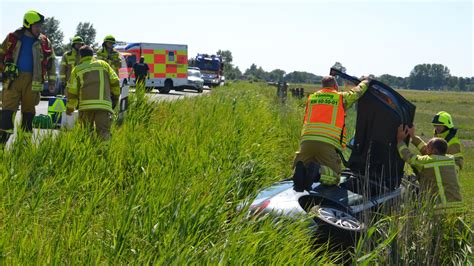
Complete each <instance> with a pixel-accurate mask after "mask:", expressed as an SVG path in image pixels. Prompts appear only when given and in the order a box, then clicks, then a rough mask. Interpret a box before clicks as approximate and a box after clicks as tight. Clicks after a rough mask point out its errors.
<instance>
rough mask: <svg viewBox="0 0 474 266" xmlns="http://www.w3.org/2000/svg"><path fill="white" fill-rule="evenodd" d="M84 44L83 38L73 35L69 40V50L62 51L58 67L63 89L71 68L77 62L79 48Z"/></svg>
mask: <svg viewBox="0 0 474 266" xmlns="http://www.w3.org/2000/svg"><path fill="white" fill-rule="evenodd" d="M83 45H84V40H83V39H82V38H81V36H74V38H72V42H71V50H70V51H68V52H66V53H64V54H63V57H62V58H61V65H60V67H59V80H60V82H61V86H60V87H61V90H64V88H65V87H66V84H67V82H68V80H69V77H71V71H72V69H73V68H74V67H75V66H77V65H78V64H79V60H80V56H79V48H81V47H82V46H83Z"/></svg>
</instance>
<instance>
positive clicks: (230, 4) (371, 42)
mask: <svg viewBox="0 0 474 266" xmlns="http://www.w3.org/2000/svg"><path fill="white" fill-rule="evenodd" d="M29 9H35V10H37V11H39V12H40V13H42V14H44V15H45V16H47V17H50V16H54V17H56V18H57V19H58V20H59V21H60V23H61V24H60V25H61V29H62V30H63V32H64V35H65V40H64V41H67V40H68V38H70V37H72V36H73V35H74V33H75V28H76V26H77V24H78V23H79V22H91V23H93V24H94V27H95V28H96V29H97V41H100V40H101V39H102V38H103V37H104V36H105V35H106V34H112V35H114V36H115V37H116V38H117V39H118V40H123V41H130V42H158V43H179V44H187V45H188V49H189V56H194V55H195V54H196V53H198V52H203V53H214V52H216V51H217V50H218V49H223V50H230V51H231V52H232V54H233V56H234V64H236V65H237V66H239V68H240V69H241V70H245V69H246V68H248V67H249V66H250V64H252V63H255V64H257V65H258V66H262V67H263V68H264V69H265V70H267V71H270V70H272V69H276V68H280V69H283V70H285V71H287V72H290V71H294V70H300V71H308V72H312V73H315V74H320V75H323V74H327V73H328V71H329V68H330V67H331V66H332V65H333V64H334V62H336V61H339V62H341V63H342V64H343V65H344V66H345V67H346V68H347V71H348V73H350V74H352V75H358V76H359V75H363V74H375V75H381V74H384V73H389V74H392V75H397V76H408V75H409V73H410V71H411V69H412V68H413V67H414V66H415V65H416V64H418V63H440V64H444V65H446V66H448V67H449V69H450V70H451V74H453V75H457V76H474V65H473V62H474V52H473V49H474V48H473V47H474V43H473V35H474V33H473V13H474V6H473V3H472V1H469V0H465V1H449V0H445V1H406V0H400V1H383V0H379V1H375V0H366V1H348V0H333V1H303V0H296V1H278V0H273V1H269V0H268V1H267V0H262V1H249V0H244V1H232V0H230V1H209V0H208V1H189V0H188V1H180V0H177V1H143V0H135V1H123V0H119V1H110V0H107V1H99V0H96V1H90V0H83V1H80V2H79V1H67V0H62V1H22V0H15V1H11V0H0V10H1V18H0V34H1V38H2V39H3V38H4V36H6V34H7V33H8V32H10V31H12V30H14V29H16V28H18V27H19V26H21V23H22V17H23V14H24V13H25V11H27V10H29Z"/></svg>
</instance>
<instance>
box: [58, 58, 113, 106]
mask: <svg viewBox="0 0 474 266" xmlns="http://www.w3.org/2000/svg"><path fill="white" fill-rule="evenodd" d="M67 95H68V101H67V108H68V109H72V110H74V109H75V107H76V106H77V104H78V102H79V111H84V110H107V111H110V112H113V110H112V102H117V100H118V98H119V96H120V84H119V78H118V77H117V74H115V72H114V70H113V69H112V68H111V67H110V66H109V64H107V63H106V62H105V61H102V60H95V59H92V57H91V56H87V57H83V58H82V59H81V61H80V63H79V65H77V66H76V67H75V68H74V69H73V70H72V72H71V78H70V79H69V82H68V85H67Z"/></svg>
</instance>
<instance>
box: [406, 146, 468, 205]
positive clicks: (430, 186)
mask: <svg viewBox="0 0 474 266" xmlns="http://www.w3.org/2000/svg"><path fill="white" fill-rule="evenodd" d="M398 151H399V153H400V156H401V157H402V159H403V160H404V161H405V162H407V163H408V164H410V165H411V166H412V167H413V168H414V169H415V170H416V171H417V172H418V177H419V182H420V188H421V191H422V192H423V193H430V194H431V195H432V196H435V197H437V202H436V207H437V208H440V209H446V208H451V209H452V208H454V209H456V210H459V211H461V209H459V206H463V202H462V196H461V189H460V185H459V180H458V177H457V173H456V165H455V162H454V158H453V156H451V155H416V154H414V153H412V152H411V151H410V150H409V149H408V147H407V145H406V144H405V143H403V142H402V143H399V144H398Z"/></svg>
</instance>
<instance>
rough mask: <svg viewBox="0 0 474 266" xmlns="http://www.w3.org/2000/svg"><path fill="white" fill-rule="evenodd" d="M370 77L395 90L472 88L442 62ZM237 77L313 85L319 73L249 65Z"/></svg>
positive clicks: (472, 80)
mask: <svg viewBox="0 0 474 266" xmlns="http://www.w3.org/2000/svg"><path fill="white" fill-rule="evenodd" d="M333 67H335V68H338V69H340V70H341V71H342V72H346V68H345V67H344V66H343V65H342V64H341V63H339V62H336V63H335V64H334V65H333ZM224 74H225V73H224ZM370 76H371V77H372V78H375V79H377V80H379V81H381V82H383V83H385V84H387V85H389V86H390V87H392V88H396V89H415V90H453V91H474V77H457V76H453V75H451V73H450V70H449V68H448V67H447V66H444V65H442V64H418V65H416V66H415V67H414V68H413V69H412V71H411V72H410V75H409V76H408V77H398V76H393V75H390V74H383V75H380V76H374V75H370ZM240 78H241V79H247V80H253V81H272V82H278V81H286V82H289V83H307V84H315V83H316V84H317V83H319V82H320V81H321V79H322V76H319V75H315V74H313V73H308V72H302V71H293V72H290V73H285V71H283V70H281V69H275V70H272V71H269V72H267V71H265V70H263V68H262V67H258V66H257V65H255V64H252V65H251V66H250V67H249V68H248V69H246V70H245V72H244V73H243V75H241V77H240Z"/></svg>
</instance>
